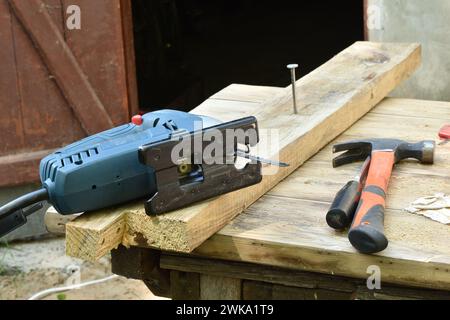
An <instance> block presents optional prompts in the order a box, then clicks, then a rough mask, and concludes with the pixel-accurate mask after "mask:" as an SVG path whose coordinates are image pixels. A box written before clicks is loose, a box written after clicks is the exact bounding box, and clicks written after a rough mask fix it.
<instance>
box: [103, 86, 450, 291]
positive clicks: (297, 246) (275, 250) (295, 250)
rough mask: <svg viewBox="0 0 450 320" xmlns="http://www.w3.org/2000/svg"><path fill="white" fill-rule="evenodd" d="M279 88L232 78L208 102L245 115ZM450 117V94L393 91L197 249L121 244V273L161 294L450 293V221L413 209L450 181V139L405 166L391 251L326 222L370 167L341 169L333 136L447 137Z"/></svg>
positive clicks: (392, 208) (389, 223)
mask: <svg viewBox="0 0 450 320" xmlns="http://www.w3.org/2000/svg"><path fill="white" fill-rule="evenodd" d="M279 90H283V89H282V88H273V87H254V86H243V85H231V86H229V87H227V88H225V89H224V90H222V91H221V92H219V93H217V94H216V95H215V96H213V97H212V98H211V99H209V100H208V101H206V102H205V103H204V105H205V106H209V107H210V105H211V104H215V106H216V107H215V110H217V112H218V113H220V112H221V111H220V110H223V111H224V113H225V112H230V113H233V116H234V117H237V116H238V115H239V110H244V109H245V108H247V107H253V108H254V107H255V104H262V103H264V101H265V100H267V99H269V98H270V97H272V96H274V95H276V94H277V92H279ZM201 107H202V106H200V108H199V109H200V110H201ZM225 117H226V116H225ZM448 122H450V103H446V102H434V101H419V100H408V99H393V98H387V99H384V100H383V101H382V102H381V103H380V104H379V105H378V106H377V107H375V108H374V109H373V110H372V111H371V112H369V113H368V114H367V115H365V116H364V117H363V118H362V119H361V120H359V121H358V122H356V123H355V124H354V125H353V126H352V127H351V128H350V129H348V130H347V131H345V132H344V133H343V134H342V135H340V136H339V137H338V138H337V139H336V140H335V141H333V142H332V143H330V144H329V145H328V146H326V147H325V148H324V149H323V150H321V151H320V152H319V153H318V154H317V155H315V156H314V157H312V158H311V159H310V160H308V161H307V162H306V163H305V164H303V165H302V166H301V167H300V168H299V169H298V170H296V171H295V172H294V173H293V174H291V175H290V176H289V177H287V178H286V179H285V180H284V181H282V182H281V183H280V184H278V185H277V186H276V187H275V188H273V189H272V190H270V191H269V192H268V193H266V194H265V195H264V196H263V197H261V198H260V199H259V200H258V201H257V202H256V203H254V204H253V205H252V206H250V207H249V208H248V209H246V210H245V211H244V212H243V213H242V214H240V215H239V216H237V217H236V218H235V219H234V220H233V221H232V222H231V223H229V224H228V225H227V226H226V227H224V228H223V229H222V230H220V231H219V232H218V233H216V234H215V235H213V236H212V237H211V238H209V239H208V240H207V241H205V242H204V243H203V244H202V245H200V246H199V247H198V248H197V249H196V250H195V251H193V252H192V253H190V254H175V253H172V252H167V251H160V250H154V249H148V248H139V247H137V246H132V247H130V248H125V247H123V246H120V247H119V248H117V249H116V250H113V251H112V263H113V272H114V273H116V274H119V275H123V276H127V277H130V278H135V279H142V280H143V281H145V283H146V284H147V285H148V287H149V288H150V289H151V290H152V291H153V292H154V293H155V294H158V295H162V296H168V297H172V298H174V299H289V298H292V299H329V298H331V299H352V298H361V299H374V298H375V299H389V298H395V299H397V298H409V299H414V298H420V299H423V298H443V299H449V298H450V246H449V244H450V226H448V225H443V224H440V223H438V222H435V221H432V220H430V219H428V218H425V217H423V216H419V215H414V214H411V213H408V212H406V211H404V208H405V207H407V206H408V205H409V204H410V203H411V202H412V201H414V200H415V199H417V198H419V197H423V196H428V195H433V194H434V193H437V192H444V193H446V192H448V191H449V190H450V143H449V144H443V145H438V146H437V149H436V155H435V164H434V165H422V164H419V163H418V162H417V161H413V160H411V161H409V160H407V161H402V162H401V163H399V164H398V165H396V167H395V169H394V172H393V176H392V178H391V183H390V187H389V192H388V195H387V209H386V218H385V229H386V235H387V237H388V239H389V246H388V248H387V249H386V250H384V251H383V252H381V253H379V254H375V255H364V254H360V253H358V252H357V251H356V250H355V249H354V248H353V247H352V246H351V245H350V243H349V241H348V239H347V235H346V232H336V231H334V230H333V229H331V228H330V227H328V225H327V224H326V221H325V215H326V212H327V210H328V208H329V206H330V203H331V201H332V199H333V197H334V196H335V194H336V192H337V191H338V190H339V189H340V188H341V187H342V186H343V185H344V184H345V183H346V182H347V181H348V180H349V179H351V178H352V177H354V176H355V175H356V173H357V171H358V168H359V167H360V166H361V163H355V164H350V165H346V166H343V167H340V168H336V169H334V168H332V166H331V159H332V158H333V154H332V152H331V145H332V144H334V143H336V142H342V141H346V140H351V139H362V138H371V137H374V138H397V139H403V140H410V141H419V140H424V139H432V140H437V133H438V131H439V129H440V128H441V126H442V125H443V124H445V123H448ZM300 152H301V150H300ZM240 192H246V190H245V189H243V190H241V191H240ZM373 266H376V267H379V269H380V271H381V289H380V290H370V289H368V287H367V285H366V281H367V278H368V277H369V276H370V274H369V273H368V271H370V270H372V269H370V268H369V267H373Z"/></svg>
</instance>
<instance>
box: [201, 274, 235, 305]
mask: <svg viewBox="0 0 450 320" xmlns="http://www.w3.org/2000/svg"><path fill="white" fill-rule="evenodd" d="M200 299H201V300H240V299H241V280H240V279H236V278H226V277H216V276H211V275H207V274H201V275H200Z"/></svg>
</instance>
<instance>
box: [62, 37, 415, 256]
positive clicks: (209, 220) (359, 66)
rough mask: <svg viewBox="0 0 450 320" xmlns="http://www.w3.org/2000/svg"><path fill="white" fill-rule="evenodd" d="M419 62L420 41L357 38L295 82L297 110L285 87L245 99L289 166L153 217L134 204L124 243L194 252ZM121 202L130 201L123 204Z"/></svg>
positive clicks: (81, 221) (214, 112)
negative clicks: (261, 98) (275, 135)
mask: <svg viewBox="0 0 450 320" xmlns="http://www.w3.org/2000/svg"><path fill="white" fill-rule="evenodd" d="M419 64H420V46H419V45H417V44H376V43H364V42H358V43H355V44H354V45H352V46H351V47H349V48H348V49H346V50H344V51H343V52H342V53H341V54H339V55H338V56H336V57H335V58H333V59H332V60H330V61H329V62H327V63H326V64H324V65H323V66H322V67H320V68H318V69H317V70H315V71H313V72H312V73H311V74H309V75H307V76H306V77H304V78H302V79H300V80H299V81H298V84H297V86H298V91H299V93H300V94H299V97H298V99H299V101H298V103H299V106H300V107H301V108H300V110H301V111H300V114H298V115H293V114H292V101H291V100H290V99H291V94H290V91H289V90H288V89H283V91H282V92H281V93H280V94H279V95H277V96H275V97H273V98H272V99H271V100H269V101H267V102H265V103H263V104H257V103H249V106H250V108H249V109H248V110H243V112H248V113H247V115H249V114H255V112H254V110H256V109H258V110H259V111H257V112H256V116H257V118H258V121H259V124H260V127H261V128H265V129H279V136H280V149H279V151H280V158H281V160H283V161H286V162H288V163H290V165H291V166H290V167H289V168H285V169H280V170H279V171H278V172H277V173H276V174H274V175H271V176H265V177H264V179H263V181H262V182H261V183H260V184H259V185H256V186H253V187H250V188H248V189H246V190H245V192H242V191H238V192H234V193H230V194H227V195H224V196H221V197H219V198H216V199H215V200H210V201H206V202H203V203H200V204H196V205H193V206H191V207H188V208H185V209H182V210H178V211H175V212H172V213H168V214H165V215H161V216H158V217H149V216H147V215H146V214H145V212H144V210H143V208H142V207H139V206H138V207H137V209H136V206H135V207H134V208H135V209H136V210H130V212H129V214H127V217H126V223H127V232H126V234H125V235H124V238H123V240H122V242H123V243H124V244H125V245H139V246H149V247H154V248H159V249H163V250H171V251H180V252H190V251H192V250H193V249H195V248H196V247H198V246H199V245H200V244H201V243H202V242H203V241H205V239H207V238H208V237H210V236H211V235H212V234H214V233H215V232H217V230H219V229H220V228H222V227H223V226H224V225H226V224H227V223H228V222H229V221H231V220H232V219H233V218H234V217H235V216H236V215H237V214H239V213H240V212H242V211H243V210H244V209H245V208H246V207H248V206H249V205H251V204H252V203H253V202H255V201H256V200H257V199H258V198H259V197H261V196H262V195H263V194H264V193H265V192H267V191H268V190H270V189H271V188H272V187H274V186H275V185H276V184H278V183H279V182H280V181H281V180H282V179H284V178H286V177H287V176H288V175H289V174H290V173H292V171H293V170H294V169H296V168H297V167H298V166H300V165H301V164H303V163H304V162H305V161H306V160H307V159H308V158H310V157H311V156H312V155H314V154H315V153H316V152H317V151H319V150H320V149H321V148H322V147H324V146H325V145H326V144H327V143H328V142H330V141H332V140H333V139H334V138H335V137H336V136H338V135H339V134H340V133H341V132H343V131H344V130H346V129H347V128H348V127H349V126H351V125H352V124H353V123H354V122H355V121H357V120H358V119H359V118H361V117H362V116H363V115H364V114H366V113H367V112H368V111H369V110H370V109H371V108H372V107H373V106H374V105H375V104H376V103H378V102H379V101H380V100H381V99H383V98H384V97H385V96H386V94H387V93H389V92H390V91H391V90H392V89H393V88H395V86H396V85H397V84H399V83H400V82H401V81H402V80H403V79H405V78H407V77H408V76H409V75H410V74H411V73H412V72H413V71H414V70H415V69H416V68H417V67H418V65H419ZM238 103H239V104H240V105H241V106H242V103H240V102H238ZM241 109H242V108H241ZM193 112H194V113H201V114H204V115H208V116H215V117H217V115H218V114H220V112H218V110H217V109H212V108H206V107H203V106H200V107H199V108H197V109H195V110H193ZM228 114H229V112H228ZM240 115H242V114H240ZM218 118H219V119H221V118H220V117H218ZM222 120H223V119H222ZM268 149H270V148H267V150H268ZM269 151H270V150H269ZM262 155H263V156H266V157H268V158H271V157H272V156H273V154H264V153H263V154H262ZM126 208H129V205H128V206H126V207H124V208H123V209H122V210H126ZM95 215H96V216H97V217H98V218H99V219H101V220H103V221H105V222H106V220H107V219H110V218H108V211H104V216H102V215H101V214H100V215H99V214H95ZM88 217H89V218H88ZM84 219H93V218H92V215H85V216H82V217H80V218H78V219H77V220H75V222H72V223H71V224H72V228H71V229H72V230H74V231H75V229H78V232H79V233H80V234H81V233H83V230H82V229H83V228H84V226H83V225H84ZM92 221H93V220H92ZM114 223H117V221H115V220H114V219H110V223H109V224H108V223H105V224H104V225H105V227H107V228H109V227H110V226H111V225H113V224H114ZM68 239H71V240H68V246H70V247H72V248H77V247H79V248H81V247H82V250H80V251H77V250H71V252H70V253H71V254H72V255H74V256H77V257H84V254H82V253H81V252H82V251H84V252H85V253H86V252H89V251H91V252H90V253H89V254H88V256H89V257H96V256H99V253H95V249H96V248H97V247H98V244H95V243H94V244H93V245H92V248H87V247H86V246H84V245H83V246H81V245H80V244H79V243H78V244H77V243H73V242H71V241H72V240H76V238H70V235H69V234H68ZM137 240H138V241H137ZM142 240H144V241H142ZM111 245H112V246H116V245H118V243H111Z"/></svg>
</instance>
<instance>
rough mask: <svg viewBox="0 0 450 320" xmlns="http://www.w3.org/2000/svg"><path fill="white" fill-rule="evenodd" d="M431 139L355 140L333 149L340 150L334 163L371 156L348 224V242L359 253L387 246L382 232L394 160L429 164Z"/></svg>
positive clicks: (343, 162)
mask: <svg viewBox="0 0 450 320" xmlns="http://www.w3.org/2000/svg"><path fill="white" fill-rule="evenodd" d="M434 150H435V142H434V141H422V142H418V143H408V142H405V141H402V140H396V139H370V140H356V141H350V142H345V143H340V144H337V145H335V146H334V147H333V153H336V152H342V151H346V152H344V153H342V154H341V155H339V156H337V157H336V158H334V159H333V167H334V168H336V167H339V166H341V165H343V164H347V163H351V162H355V161H363V160H365V159H366V158H367V157H368V156H370V158H371V163H370V168H369V172H368V174H367V179H366V183H365V186H364V189H363V192H362V194H361V199H360V200H359V203H358V207H357V208H356V213H355V216H354V218H353V222H352V225H351V227H350V230H349V233H348V238H349V240H350V243H351V244H352V245H353V246H354V247H355V248H356V249H357V250H358V251H360V252H362V253H376V252H380V251H382V250H384V249H386V247H387V245H388V240H387V238H386V236H385V235H384V208H385V204H386V194H387V187H388V184H389V178H390V177H391V173H392V169H393V167H394V164H396V163H398V162H400V161H401V160H403V159H407V158H414V159H417V160H419V161H420V162H421V163H427V164H431V163H433V160H434Z"/></svg>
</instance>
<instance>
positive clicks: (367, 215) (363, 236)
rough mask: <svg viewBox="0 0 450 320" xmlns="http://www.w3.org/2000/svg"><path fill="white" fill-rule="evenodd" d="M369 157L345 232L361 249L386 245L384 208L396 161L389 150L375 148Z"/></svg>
mask: <svg viewBox="0 0 450 320" xmlns="http://www.w3.org/2000/svg"><path fill="white" fill-rule="evenodd" d="M371 158H372V159H371V163H370V169H369V172H368V175H367V180H366V184H365V186H364V190H363V193H362V195H361V199H360V201H359V205H358V208H357V209H356V213H355V217H354V219H353V223H352V226H351V228H350V231H349V234H348V237H349V240H350V242H351V244H352V245H353V246H354V247H355V248H356V249H358V250H359V251H361V252H363V253H375V252H379V251H382V250H384V249H385V248H386V247H387V244H388V241H387V239H386V237H385V235H384V208H385V204H386V193H387V188H388V185H389V179H390V177H391V174H392V168H393V167H394V163H395V155H394V152H392V151H374V152H372V156H371Z"/></svg>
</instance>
